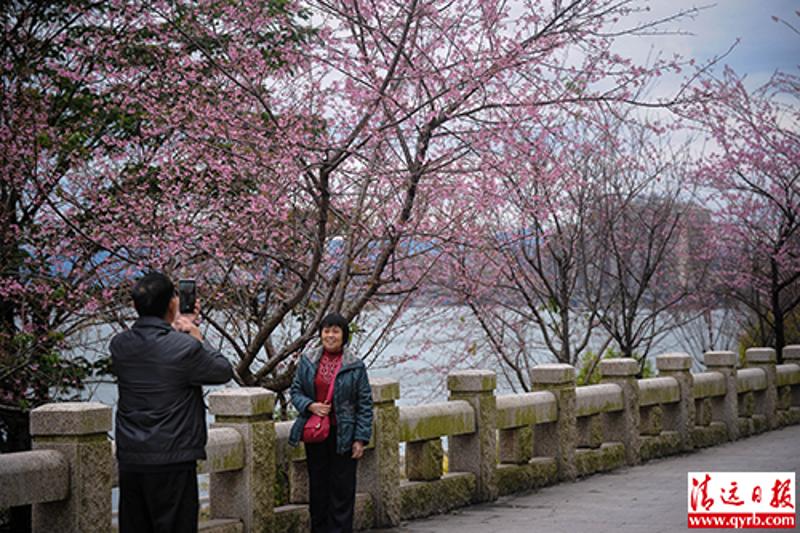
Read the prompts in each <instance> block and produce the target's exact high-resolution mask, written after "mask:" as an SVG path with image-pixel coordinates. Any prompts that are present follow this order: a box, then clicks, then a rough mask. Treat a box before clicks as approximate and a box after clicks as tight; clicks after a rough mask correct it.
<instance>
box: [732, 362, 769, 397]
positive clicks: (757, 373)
mask: <svg viewBox="0 0 800 533" xmlns="http://www.w3.org/2000/svg"><path fill="white" fill-rule="evenodd" d="M766 388H767V376H766V374H764V371H763V370H761V369H760V368H743V369H741V370H739V371H738V372H736V392H738V393H739V394H741V393H743V392H750V391H761V390H764V389H766Z"/></svg>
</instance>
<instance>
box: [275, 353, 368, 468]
mask: <svg viewBox="0 0 800 533" xmlns="http://www.w3.org/2000/svg"><path fill="white" fill-rule="evenodd" d="M321 358H322V350H321V349H319V350H316V353H315V354H314V355H311V356H308V355H303V356H301V357H300V364H299V365H298V367H297V372H295V375H294V380H293V381H292V388H291V390H290V393H291V395H292V405H294V406H295V408H296V409H297V411H298V413H300V414H299V416H298V417H297V419H296V420H295V421H294V425H293V426H292V430H291V432H290V433H289V444H290V445H291V446H297V445H298V444H299V443H300V441H301V440H302V437H303V427H304V426H305V424H306V421H307V420H308V417H309V416H311V411H309V410H308V407H309V406H310V405H311V404H312V403H313V402H314V401H315V400H314V377H315V376H316V375H317V367H318V366H319V361H320V359H321ZM333 412H334V414H335V415H336V426H334V427H335V428H336V453H339V454H345V453H350V452H351V450H352V447H353V441H356V440H360V441H362V442H363V443H364V444H366V443H368V442H369V439H370V437H371V436H372V389H371V388H370V386H369V380H368V378H367V368H366V367H365V366H364V362H363V361H362V360H361V359H358V358H357V357H354V356H353V355H350V354H349V353H348V351H347V349H345V350H344V353H343V354H342V366H341V368H340V369H339V373H338V374H337V375H336V381H335V382H334V387H333Z"/></svg>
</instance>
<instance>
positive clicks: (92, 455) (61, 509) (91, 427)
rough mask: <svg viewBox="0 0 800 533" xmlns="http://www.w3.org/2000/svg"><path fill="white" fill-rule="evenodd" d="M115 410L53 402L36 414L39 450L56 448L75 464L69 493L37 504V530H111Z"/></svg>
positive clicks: (33, 416) (71, 465)
mask: <svg viewBox="0 0 800 533" xmlns="http://www.w3.org/2000/svg"><path fill="white" fill-rule="evenodd" d="M110 430H111V407H109V406H107V405H103V404H101V403H96V402H66V403H50V404H47V405H43V406H41V407H37V408H36V409H34V410H33V411H31V419H30V431H31V436H32V437H33V449H34V450H55V451H57V452H59V453H61V455H63V457H64V459H66V462H67V464H68V465H69V493H68V495H67V498H66V499H64V500H60V501H57V502H50V503H40V504H36V505H34V506H33V531H34V532H46V531H59V532H62V533H88V532H93V531H98V532H100V531H102V532H103V533H105V532H106V531H109V530H110V529H111V478H112V477H113V469H114V461H113V457H112V455H111V442H110V440H109V438H108V432H109V431H110Z"/></svg>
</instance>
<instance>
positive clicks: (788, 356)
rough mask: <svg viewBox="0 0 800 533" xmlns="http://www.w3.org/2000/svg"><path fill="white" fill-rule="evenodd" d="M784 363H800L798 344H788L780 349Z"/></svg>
mask: <svg viewBox="0 0 800 533" xmlns="http://www.w3.org/2000/svg"><path fill="white" fill-rule="evenodd" d="M781 354H782V355H783V362H784V364H787V363H794V364H796V365H800V344H789V345H788V346H784V347H783V350H781Z"/></svg>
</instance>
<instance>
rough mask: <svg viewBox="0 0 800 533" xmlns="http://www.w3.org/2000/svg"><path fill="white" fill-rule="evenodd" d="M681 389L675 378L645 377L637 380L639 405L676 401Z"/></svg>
mask: <svg viewBox="0 0 800 533" xmlns="http://www.w3.org/2000/svg"><path fill="white" fill-rule="evenodd" d="M680 399H681V391H680V388H679V387H678V382H677V381H676V380H675V378H672V377H664V378H646V379H640V380H639V405H640V406H648V405H657V404H665V403H674V402H678V401H680Z"/></svg>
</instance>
